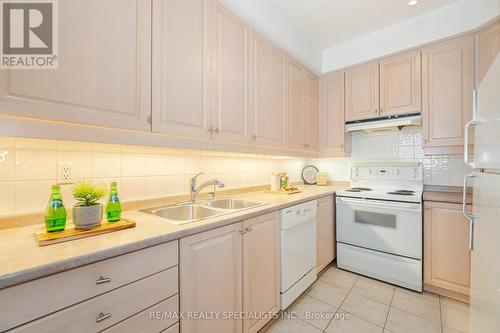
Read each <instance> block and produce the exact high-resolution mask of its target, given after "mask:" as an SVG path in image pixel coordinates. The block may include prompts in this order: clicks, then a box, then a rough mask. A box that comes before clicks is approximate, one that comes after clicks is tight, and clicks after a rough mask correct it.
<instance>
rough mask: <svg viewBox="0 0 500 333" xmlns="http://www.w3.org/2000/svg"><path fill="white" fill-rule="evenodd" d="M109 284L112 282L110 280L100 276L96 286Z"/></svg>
mask: <svg viewBox="0 0 500 333" xmlns="http://www.w3.org/2000/svg"><path fill="white" fill-rule="evenodd" d="M108 282H111V279H110V278H105V277H104V276H100V277H99V278H98V279H97V281H96V282H95V283H96V284H103V283H108Z"/></svg>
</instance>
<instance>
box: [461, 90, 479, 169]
mask: <svg viewBox="0 0 500 333" xmlns="http://www.w3.org/2000/svg"><path fill="white" fill-rule="evenodd" d="M477 124H479V120H478V116H477V90H476V89H474V90H473V91H472V120H471V121H469V122H468V123H467V125H465V129H464V162H465V164H467V166H469V167H471V168H472V169H474V168H475V167H476V166H475V163H474V161H472V162H469V127H471V126H475V125H477Z"/></svg>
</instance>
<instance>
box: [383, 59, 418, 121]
mask: <svg viewBox="0 0 500 333" xmlns="http://www.w3.org/2000/svg"><path fill="white" fill-rule="evenodd" d="M421 80H422V72H421V68H420V52H412V53H409V54H403V55H398V56H395V57H390V58H387V59H384V60H382V61H381V62H380V116H381V117H386V116H392V115H398V114H405V113H415V112H420V111H421V109H422V86H421Z"/></svg>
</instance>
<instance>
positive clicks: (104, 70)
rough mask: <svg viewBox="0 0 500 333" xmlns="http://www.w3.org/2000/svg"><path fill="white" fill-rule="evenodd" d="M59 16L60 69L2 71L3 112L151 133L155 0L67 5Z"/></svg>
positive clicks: (60, 8)
mask: <svg viewBox="0 0 500 333" xmlns="http://www.w3.org/2000/svg"><path fill="white" fill-rule="evenodd" d="M58 11H59V27H60V29H59V37H58V41H59V42H58V45H59V54H58V59H59V68H58V69H57V70H2V72H1V80H0V110H1V111H0V112H2V113H8V114H13V115H17V116H22V117H32V118H39V119H48V120H56V121H63V122H74V123H81V124H90V125H99V126H105V127H119V128H125V129H134V130H150V124H149V123H148V117H149V116H150V112H151V0H135V1H134V0H128V1H123V0H109V1H105V2H103V1H98V0H91V1H89V0H74V1H59V2H58ZM110 18H113V19H112V20H110Z"/></svg>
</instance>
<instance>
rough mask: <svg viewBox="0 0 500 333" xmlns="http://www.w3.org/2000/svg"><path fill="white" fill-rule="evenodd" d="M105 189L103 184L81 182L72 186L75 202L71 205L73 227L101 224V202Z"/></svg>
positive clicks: (82, 228)
mask: <svg viewBox="0 0 500 333" xmlns="http://www.w3.org/2000/svg"><path fill="white" fill-rule="evenodd" d="M105 194H106V189H105V188H104V187H103V186H100V185H95V184H92V183H88V182H81V183H78V184H76V185H75V187H74V188H73V197H74V198H75V200H76V201H77V204H76V205H75V206H74V207H73V224H74V225H75V229H79V230H84V229H90V228H94V227H97V226H99V225H101V221H102V212H103V209H102V204H101V203H99V200H100V199H102V198H104V196H105Z"/></svg>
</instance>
